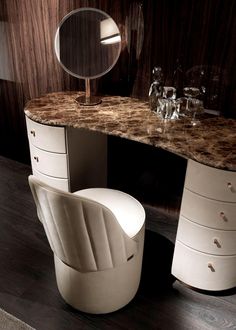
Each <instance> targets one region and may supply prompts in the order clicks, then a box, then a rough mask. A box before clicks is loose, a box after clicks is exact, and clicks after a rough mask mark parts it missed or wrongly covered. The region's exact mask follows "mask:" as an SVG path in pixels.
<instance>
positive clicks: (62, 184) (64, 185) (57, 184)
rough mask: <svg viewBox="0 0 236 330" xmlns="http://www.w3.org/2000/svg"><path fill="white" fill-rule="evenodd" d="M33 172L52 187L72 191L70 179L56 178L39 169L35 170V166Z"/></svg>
mask: <svg viewBox="0 0 236 330" xmlns="http://www.w3.org/2000/svg"><path fill="white" fill-rule="evenodd" d="M33 174H34V176H36V178H38V179H39V180H41V181H42V182H44V183H46V184H48V185H49V186H51V187H54V188H57V189H61V190H63V191H70V189H69V180H68V179H60V178H54V177H52V176H48V175H45V174H42V173H40V172H38V171H37V170H35V169H34V168H33Z"/></svg>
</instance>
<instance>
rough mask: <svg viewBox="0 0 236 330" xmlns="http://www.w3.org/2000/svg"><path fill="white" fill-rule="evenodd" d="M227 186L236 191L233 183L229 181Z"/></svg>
mask: <svg viewBox="0 0 236 330" xmlns="http://www.w3.org/2000/svg"><path fill="white" fill-rule="evenodd" d="M227 187H228V188H229V190H230V191H231V192H235V189H234V186H233V185H232V183H231V182H228V183H227Z"/></svg>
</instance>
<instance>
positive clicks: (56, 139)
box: [26, 117, 67, 154]
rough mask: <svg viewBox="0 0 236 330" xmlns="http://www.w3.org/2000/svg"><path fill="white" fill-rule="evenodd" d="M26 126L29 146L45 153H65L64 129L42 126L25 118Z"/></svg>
mask: <svg viewBox="0 0 236 330" xmlns="http://www.w3.org/2000/svg"><path fill="white" fill-rule="evenodd" d="M26 125H27V133H28V139H29V142H30V144H33V145H34V146H35V147H37V148H40V149H43V150H46V151H51V152H57V153H63V154H65V153H66V152H67V150H66V135H65V128H64V127H57V126H49V125H42V124H39V123H36V122H35V121H33V120H31V119H29V118H27V117H26Z"/></svg>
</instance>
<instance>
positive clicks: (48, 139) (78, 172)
mask: <svg viewBox="0 0 236 330" xmlns="http://www.w3.org/2000/svg"><path fill="white" fill-rule="evenodd" d="M26 124H27V133H28V139H29V145H30V157H31V165H32V172H33V174H34V175H35V176H36V177H37V178H38V179H39V180H42V181H43V182H45V183H47V184H49V185H51V186H52V187H55V188H59V189H62V190H65V191H70V192H73V191H76V190H79V189H83V188H88V187H94V186H96V187H105V186H106V163H107V152H106V148H107V141H106V136H105V135H104V134H101V133H97V132H94V133H92V134H91V133H90V132H88V131H86V130H83V129H75V128H73V127H59V126H51V125H44V124H40V123H37V122H35V121H33V120H31V119H30V118H28V117H26Z"/></svg>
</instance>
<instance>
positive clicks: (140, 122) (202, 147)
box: [25, 92, 236, 171]
mask: <svg viewBox="0 0 236 330" xmlns="http://www.w3.org/2000/svg"><path fill="white" fill-rule="evenodd" d="M79 95H81V93H75V92H65V93H64V92H59V93H51V94H47V95H45V96H42V97H40V98H36V99H33V100H31V101H29V102H28V103H27V105H26V107H25V114H26V115H27V116H28V117H29V118H31V119H32V120H34V121H36V122H39V123H43V124H49V125H59V126H72V127H78V128H86V129H89V130H94V131H99V132H103V133H105V134H110V135H115V136H120V137H123V138H126V139H130V140H133V141H138V142H141V143H145V144H149V145H152V146H154V147H157V148H162V149H165V150H168V151H170V152H173V153H175V154H177V155H179V156H182V157H185V158H191V159H193V160H196V161H198V162H200V163H203V164H206V165H209V166H213V167H216V168H221V169H227V170H232V171H236V120H235V119H226V118H223V117H215V116H210V115H206V114H204V115H203V116H202V118H201V124H200V125H197V126H192V125H191V123H190V119H188V118H185V119H181V120H169V121H167V122H163V121H162V120H161V119H160V118H159V117H158V116H157V115H156V114H155V113H153V112H151V111H150V110H149V106H148V103H147V102H144V101H140V100H137V99H132V98H129V97H120V96H106V97H103V98H102V100H103V101H102V103H101V104H99V105H96V106H89V107H88V106H81V105H79V104H78V103H77V102H76V101H75V98H76V97H78V96H79Z"/></svg>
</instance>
